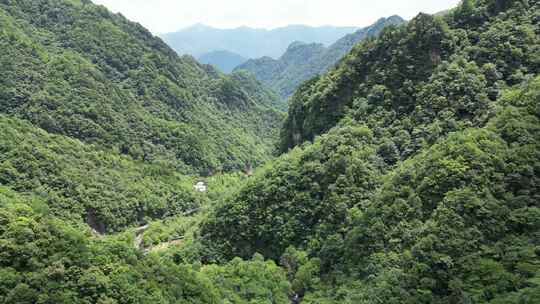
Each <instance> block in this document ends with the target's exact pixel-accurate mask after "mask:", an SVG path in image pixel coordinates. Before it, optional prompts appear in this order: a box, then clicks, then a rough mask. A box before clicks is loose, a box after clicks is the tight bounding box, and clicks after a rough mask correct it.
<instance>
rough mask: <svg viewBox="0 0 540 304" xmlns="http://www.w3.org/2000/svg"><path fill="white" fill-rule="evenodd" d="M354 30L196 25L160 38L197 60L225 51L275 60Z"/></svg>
mask: <svg viewBox="0 0 540 304" xmlns="http://www.w3.org/2000/svg"><path fill="white" fill-rule="evenodd" d="M356 30H357V28H356V27H334V26H321V27H311V26H305V25H289V26H285V27H280V28H275V29H271V30H267V29H257V28H249V27H245V26H244V27H239V28H234V29H217V28H213V27H210V26H206V25H203V24H197V25H194V26H191V27H188V28H185V29H183V30H180V31H178V32H175V33H168V34H163V35H161V37H162V38H163V40H165V42H167V43H168V44H169V45H170V46H171V47H172V48H173V49H175V50H176V51H177V52H178V53H179V54H189V55H193V56H195V57H200V56H201V55H203V54H206V53H208V52H212V51H218V50H226V51H229V52H233V53H236V54H239V55H240V56H242V57H245V58H259V57H264V56H269V57H272V58H278V57H279V56H281V55H282V54H283V52H285V50H286V49H287V47H288V46H289V45H290V44H291V43H292V42H294V41H305V42H308V43H313V42H316V43H322V44H325V45H330V44H332V43H334V42H335V41H336V40H338V39H339V38H341V37H343V36H344V35H346V34H349V33H352V32H354V31H356Z"/></svg>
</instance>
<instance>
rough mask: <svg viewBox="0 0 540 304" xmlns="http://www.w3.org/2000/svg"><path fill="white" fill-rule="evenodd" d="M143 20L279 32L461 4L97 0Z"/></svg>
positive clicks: (162, 25) (435, 0) (157, 26)
mask: <svg viewBox="0 0 540 304" xmlns="http://www.w3.org/2000/svg"><path fill="white" fill-rule="evenodd" d="M94 2H95V3H97V4H103V5H105V6H106V7H108V8H109V9H110V10H112V11H113V12H121V13H122V14H123V15H125V16H126V17H127V18H129V19H131V20H133V21H137V22H140V23H141V24H142V25H144V26H145V27H147V28H148V29H150V30H151V31H152V32H154V33H163V32H171V31H176V30H178V29H180V28H183V27H186V26H189V25H192V24H195V23H204V24H207V25H211V26H215V27H219V28H231V27H238V26H242V25H246V26H250V27H264V28H275V27H279V26H284V25H288V24H307V25H314V26H316V25H327V24H331V25H353V26H366V25H369V24H371V23H373V22H374V21H375V20H377V19H378V18H380V17H383V16H389V15H394V14H397V15H400V16H402V17H403V18H405V19H411V18H412V17H414V16H415V15H416V14H418V13H419V12H426V13H436V12H438V11H441V10H445V9H448V8H451V7H453V6H455V5H457V3H459V2H460V0H414V1H404V0H94Z"/></svg>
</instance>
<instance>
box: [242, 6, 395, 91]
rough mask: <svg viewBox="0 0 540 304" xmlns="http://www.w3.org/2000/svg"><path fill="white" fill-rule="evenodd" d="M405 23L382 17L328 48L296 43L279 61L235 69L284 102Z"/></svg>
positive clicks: (250, 62) (260, 61)
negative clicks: (354, 52)
mask: <svg viewBox="0 0 540 304" xmlns="http://www.w3.org/2000/svg"><path fill="white" fill-rule="evenodd" d="M403 22H405V21H404V20H403V19H402V18H401V17H399V16H391V17H389V18H381V19H379V20H378V21H377V22H376V23H374V24H372V25H371V26H368V27H365V28H362V29H359V30H358V31H356V32H354V33H352V34H348V35H346V36H345V37H343V38H341V39H339V40H338V41H336V42H335V43H333V44H332V45H330V46H329V47H325V46H324V45H323V44H320V43H302V42H294V43H292V44H291V45H289V47H288V48H287V51H286V52H285V53H284V54H283V55H281V57H280V58H279V59H272V58H270V57H263V58H259V59H251V60H248V61H247V62H245V63H243V64H241V65H239V66H238V67H236V69H235V71H241V70H246V71H249V72H251V73H253V74H254V75H255V77H257V79H258V80H260V81H262V82H263V83H264V84H265V85H267V86H268V87H270V88H272V89H274V90H275V91H276V92H278V93H279V95H280V96H281V98H282V99H284V100H286V99H287V98H289V97H291V96H292V95H293V93H294V92H295V91H296V89H298V87H299V86H300V85H301V84H302V82H304V81H306V80H308V79H310V78H313V77H314V76H316V75H318V74H322V73H325V72H326V71H328V70H329V69H330V68H331V67H333V66H334V65H335V64H336V63H337V62H338V61H339V60H340V59H341V58H342V57H344V56H345V55H346V54H347V53H348V52H349V51H350V50H351V49H352V48H353V46H354V45H355V44H357V43H359V42H360V41H362V40H365V39H368V38H372V37H375V36H377V35H378V34H379V33H380V32H381V30H382V29H383V28H384V27H385V26H389V25H394V24H400V23H403Z"/></svg>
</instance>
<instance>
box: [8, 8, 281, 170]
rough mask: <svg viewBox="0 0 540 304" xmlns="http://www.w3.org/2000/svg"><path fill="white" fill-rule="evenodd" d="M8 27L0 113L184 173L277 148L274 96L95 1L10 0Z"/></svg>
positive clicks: (239, 162)
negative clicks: (178, 49)
mask: <svg viewBox="0 0 540 304" xmlns="http://www.w3.org/2000/svg"><path fill="white" fill-rule="evenodd" d="M0 24H2V29H1V30H0V48H1V49H2V54H1V55H0V64H1V65H2V73H3V77H2V80H0V96H1V97H2V98H0V100H1V101H0V112H2V113H5V114H9V115H12V116H17V117H19V118H22V119H25V120H28V121H30V122H32V123H33V124H34V125H36V126H38V127H41V128H43V129H45V130H46V131H48V132H50V133H55V134H62V135H66V136H69V137H73V138H77V139H79V140H81V141H83V142H85V143H92V144H98V145H99V146H104V147H107V148H109V149H115V150H118V151H119V152H121V153H122V154H127V155H130V156H131V157H133V158H135V159H138V160H143V161H145V162H156V161H157V162H164V161H165V162H169V163H170V164H171V166H175V167H177V168H178V169H179V170H182V171H183V172H186V173H203V174H208V173H212V172H214V171H219V170H227V171H229V170H235V169H241V168H243V167H244V166H245V165H246V164H251V165H257V164H260V163H261V162H263V161H265V160H267V159H268V158H269V157H270V155H271V153H272V152H273V146H274V141H275V139H276V137H277V134H276V132H275V131H274V130H276V127H277V125H278V124H279V123H280V121H281V115H280V113H278V112H276V111H275V110H273V108H272V107H273V105H274V104H275V103H276V102H275V100H276V98H275V97H274V96H272V95H271V94H270V93H268V91H267V90H266V89H263V88H262V87H261V85H260V84H259V83H257V82H256V81H254V80H252V79H251V80H250V84H249V85H245V84H244V83H243V82H244V80H246V79H249V78H248V77H247V76H244V78H238V77H228V76H224V75H222V74H220V73H219V72H217V71H215V70H213V69H212V68H210V67H208V66H202V65H199V64H198V63H196V62H195V61H194V60H193V59H192V58H189V57H183V58H179V57H178V56H177V55H176V54H175V53H174V51H172V50H171V49H169V48H168V47H167V46H166V45H165V44H164V43H163V42H162V41H161V40H159V39H157V38H155V37H153V36H152V35H151V34H150V33H149V32H148V31H146V30H145V29H143V28H142V27H141V26H139V25H136V24H134V23H131V22H129V21H127V20H126V19H125V18H124V17H122V16H121V15H113V14H111V13H110V12H108V11H107V10H106V9H105V8H103V7H100V6H96V5H93V4H91V3H90V2H88V1H83V2H73V1H60V0H40V1H29V0H9V1H7V0H6V1H3V2H1V3H0Z"/></svg>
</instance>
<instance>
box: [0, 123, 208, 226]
mask: <svg viewBox="0 0 540 304" xmlns="http://www.w3.org/2000/svg"><path fill="white" fill-rule="evenodd" d="M0 129H1V130H2V132H1V133H0V147H1V148H0V151H1V154H0V184H2V185H6V186H9V187H10V188H12V189H14V190H16V191H18V192H21V193H32V194H34V195H36V196H39V197H42V198H43V201H45V202H46V203H47V205H49V211H50V212H51V213H52V214H54V215H56V216H58V217H61V218H63V219H65V220H69V221H71V222H73V223H77V222H82V221H83V220H84V221H86V222H87V223H89V224H90V225H91V226H93V228H94V229H96V230H98V231H99V232H101V233H103V232H106V231H109V232H112V231H118V230H119V229H122V228H125V227H127V226H131V225H135V224H137V223H142V222H144V221H145V219H146V218H151V219H161V218H165V217H169V216H173V215H177V214H180V213H182V212H185V211H188V210H191V209H194V208H197V207H198V206H200V205H201V204H202V202H203V200H202V199H201V198H199V197H197V196H196V195H195V194H194V193H193V190H192V189H191V187H192V183H191V180H190V179H188V178H186V177H184V176H182V175H180V174H178V173H176V172H175V171H174V170H171V169H170V168H168V167H167V166H166V165H159V164H145V163H142V162H137V161H133V160H132V159H130V158H129V157H126V156H120V155H117V154H114V153H111V152H110V151H102V150H99V149H96V148H95V147H92V146H87V145H84V144H82V143H81V142H80V141H77V140H73V139H70V138H66V137H64V136H55V135H50V134H48V133H47V132H45V131H43V130H39V129H36V128H35V127H33V126H31V125H30V124H28V123H26V122H22V121H20V120H18V119H14V118H8V117H6V116H4V115H0Z"/></svg>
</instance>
